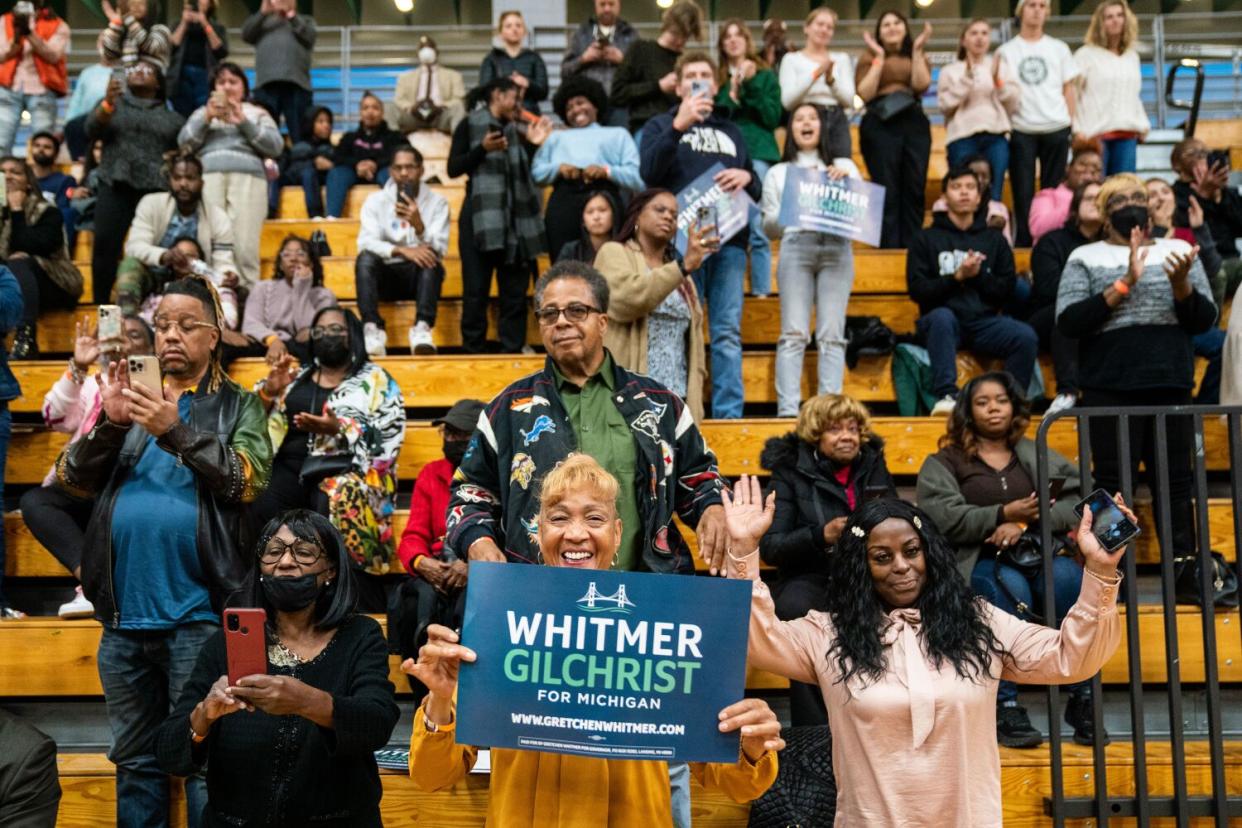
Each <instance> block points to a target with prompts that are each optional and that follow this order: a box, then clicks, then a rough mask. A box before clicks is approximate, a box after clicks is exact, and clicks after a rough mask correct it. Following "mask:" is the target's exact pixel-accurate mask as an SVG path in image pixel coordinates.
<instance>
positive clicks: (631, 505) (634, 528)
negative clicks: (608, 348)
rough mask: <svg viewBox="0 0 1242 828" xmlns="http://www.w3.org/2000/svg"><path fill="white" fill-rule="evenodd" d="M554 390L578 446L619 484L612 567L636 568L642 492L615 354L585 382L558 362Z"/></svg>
mask: <svg viewBox="0 0 1242 828" xmlns="http://www.w3.org/2000/svg"><path fill="white" fill-rule="evenodd" d="M552 371H553V373H555V374H556V390H557V391H558V392H559V393H560V395H561V402H562V403H564V404H565V411H566V412H567V413H568V414H569V423H570V425H572V426H573V429H574V435H575V436H576V437H577V440H578V451H580V452H582V453H583V454H588V455H590V456H591V457H593V458H595V461H596V462H597V463H599V464H600V465H601V466H603V467H604V468H605V469H607V470H608V471H609V472H610V473H611V474H612V476H613V477H615V478H617V483H619V484H620V491H619V492H618V494H617V515H618V516H619V517H620V518H621V546H620V547H619V548H618V549H617V557H616V558H615V559H614V561H613V564H612V566H613V568H614V569H622V570H629V571H632V570H635V569H637V568H638V566H639V564H640V563H641V562H642V559H643V557H642V548H641V546H640V545H639V544H640V543H641V541H640V537H641V532H642V524H641V522H640V519H639V517H638V498H637V496H636V494H635V489H634V474H635V468H636V467H637V463H636V461H635V451H636V450H635V448H634V436H633V435H632V434H631V433H630V427H629V425H627V424H626V422H625V419H624V418H623V417H622V416H621V412H620V411H619V410H618V409H617V405H616V403H615V402H614V401H613V399H612V396H613V391H614V390H615V389H614V388H613V385H614V381H615V375H614V373H613V366H612V356H611V355H610V354H605V356H604V362H603V364H602V365H600V366H599V370H598V371H596V372H595V375H594V376H592V377H591V378H590V379H588V380H587V382H586V385H585V386H583V387H582V388H579V387H578V386H576V385H574V384H573V383H572V382H570V381H569V380H567V379H566V378H565V375H564V374H562V373H561V372H560V370H559V369H558V368H557V367H556V365H555V363H554V364H553V366H552Z"/></svg>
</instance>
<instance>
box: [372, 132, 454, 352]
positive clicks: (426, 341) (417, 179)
mask: <svg viewBox="0 0 1242 828" xmlns="http://www.w3.org/2000/svg"><path fill="white" fill-rule="evenodd" d="M388 174H389V179H388V183H386V184H385V185H384V187H383V189H381V190H380V191H379V192H378V193H371V195H369V196H367V200H366V202H365V203H364V204H363V205H362V224H361V226H360V227H359V230H358V250H359V253H358V261H357V263H356V264H355V265H354V286H355V289H356V291H357V296H358V313H359V314H360V315H361V316H362V325H363V337H364V339H365V341H366V349H367V354H368V355H369V356H373V357H375V356H384V354H385V353H386V352H387V345H386V343H387V341H388V336H387V332H386V331H385V330H384V319H383V317H382V316H380V312H379V303H380V300H381V299H382V300H384V301H386V302H391V301H397V300H403V299H414V300H415V301H416V302H417V304H418V312H417V314H416V317H415V320H414V324H413V325H411V326H410V331H409V343H410V353H412V354H420V355H421V354H434V353H435V352H436V346H435V344H434V343H433V342H432V340H431V329H432V328H434V327H435V324H436V308H437V306H438V305H439V302H440V283H441V282H443V281H444V257H445V255H447V253H448V240H449V205H448V201H447V200H445V198H444V196H442V195H440V194H439V193H437V192H435V191H434V190H432V189H431V188H430V187H424V186H423V185H422V177H423V155H422V153H420V152H419V151H418V150H416V149H415V148H414V147H410V146H404V147H398V148H397V149H396V150H395V151H394V152H393V154H392V161H391V163H390V164H389V166H388Z"/></svg>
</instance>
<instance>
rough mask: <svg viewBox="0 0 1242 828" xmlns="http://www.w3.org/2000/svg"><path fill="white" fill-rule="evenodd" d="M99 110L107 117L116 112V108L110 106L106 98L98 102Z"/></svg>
mask: <svg viewBox="0 0 1242 828" xmlns="http://www.w3.org/2000/svg"><path fill="white" fill-rule="evenodd" d="M99 108H100V109H102V110H103V111H104V112H107V113H108V114H109V115H111V114H112V113H114V112H116V107H115V106H113V105H112V104H111V103H110V102H109V101H108V99H107V98H104V99H103V100H102V101H100V102H99Z"/></svg>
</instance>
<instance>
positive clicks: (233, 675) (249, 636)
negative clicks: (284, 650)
mask: <svg viewBox="0 0 1242 828" xmlns="http://www.w3.org/2000/svg"><path fill="white" fill-rule="evenodd" d="M266 621H267V612H266V611H264V610H263V609H251V608H243V607H238V608H236V609H226V610H225V611H224V650H225V653H226V655H227V656H228V662H229V684H237V680H238V679H240V678H242V677H243V676H253V675H255V674H263V673H266V672H267V639H266V636H265V634H264V632H263V625H264V623H266Z"/></svg>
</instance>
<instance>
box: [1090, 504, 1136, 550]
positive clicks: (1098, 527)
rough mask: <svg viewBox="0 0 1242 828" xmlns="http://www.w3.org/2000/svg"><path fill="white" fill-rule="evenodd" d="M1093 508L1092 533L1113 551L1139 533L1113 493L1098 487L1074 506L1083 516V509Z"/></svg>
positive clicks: (1101, 543) (1106, 547)
mask: <svg viewBox="0 0 1242 828" xmlns="http://www.w3.org/2000/svg"><path fill="white" fill-rule="evenodd" d="M1087 508H1090V509H1091V517H1092V523H1091V534H1093V535H1095V536H1096V538H1097V539H1098V540H1099V541H1100V545H1101V546H1103V547H1104V548H1105V549H1107V550H1108V551H1109V552H1112V551H1114V550H1116V549H1118V548H1120V547H1122V546H1125V545H1126V544H1127V543H1129V542H1130V541H1131V540H1132V539H1133V538H1134V537H1135V536H1136V535H1138V533H1139V528H1138V525H1137V524H1135V523H1134V522H1133V521H1131V520H1130V519H1129V518H1128V517H1126V515H1125V513H1124V512H1122V511H1121V510H1120V509H1118V508H1117V503H1116V501H1114V500H1113V497H1112V495H1110V494H1109V493H1108V492H1106V491H1104V490H1103V489H1096V490H1095V491H1094V492H1092V493H1091V494H1089V495H1087V496H1086V497H1085V498H1083V499H1082V500H1081V501H1080V502H1079V503H1078V505H1077V506H1075V507H1074V514H1076V515H1078V516H1079V517H1082V514H1083V510H1084V509H1087Z"/></svg>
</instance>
